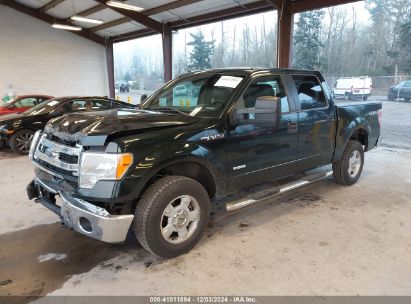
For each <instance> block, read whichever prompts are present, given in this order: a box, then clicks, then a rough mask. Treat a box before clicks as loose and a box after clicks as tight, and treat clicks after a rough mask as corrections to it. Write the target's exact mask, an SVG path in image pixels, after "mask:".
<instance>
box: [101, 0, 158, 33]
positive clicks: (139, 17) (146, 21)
mask: <svg viewBox="0 0 411 304" xmlns="http://www.w3.org/2000/svg"><path fill="white" fill-rule="evenodd" d="M94 1H96V2H98V3H100V4H102V5H104V6H105V7H106V8H109V9H111V10H113V11H115V12H117V13H119V14H121V15H123V16H124V17H128V18H130V19H132V20H133V21H136V22H138V23H140V24H142V25H144V26H146V27H149V28H151V29H153V30H155V31H156V32H159V33H162V32H163V24H162V23H160V22H158V21H156V20H154V19H151V18H150V17H147V16H146V15H144V14H142V13H141V12H135V11H131V10H126V9H121V8H117V7H112V6H108V5H107V4H106V0H94Z"/></svg>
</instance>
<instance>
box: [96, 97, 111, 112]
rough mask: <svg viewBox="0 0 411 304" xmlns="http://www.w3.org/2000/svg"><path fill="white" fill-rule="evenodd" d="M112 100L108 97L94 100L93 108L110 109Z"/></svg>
mask: <svg viewBox="0 0 411 304" xmlns="http://www.w3.org/2000/svg"><path fill="white" fill-rule="evenodd" d="M112 108H113V106H112V102H111V101H110V100H107V99H95V100H93V110H109V109H112Z"/></svg>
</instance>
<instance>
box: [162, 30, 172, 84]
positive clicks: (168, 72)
mask: <svg viewBox="0 0 411 304" xmlns="http://www.w3.org/2000/svg"><path fill="white" fill-rule="evenodd" d="M172 39H173V37H172V33H171V27H170V25H169V24H168V23H165V24H164V25H163V62H164V81H165V82H167V81H169V80H171V78H172V77H173V76H172V68H173V64H172V60H173V54H172V49H173V48H172Z"/></svg>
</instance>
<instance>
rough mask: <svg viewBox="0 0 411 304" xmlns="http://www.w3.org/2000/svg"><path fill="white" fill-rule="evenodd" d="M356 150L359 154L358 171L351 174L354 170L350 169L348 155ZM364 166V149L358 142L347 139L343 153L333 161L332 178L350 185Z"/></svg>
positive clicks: (359, 174) (355, 180)
mask: <svg viewBox="0 0 411 304" xmlns="http://www.w3.org/2000/svg"><path fill="white" fill-rule="evenodd" d="M355 151H357V152H358V153H359V155H360V156H361V160H360V165H359V169H358V172H357V173H356V174H355V175H353V174H352V173H353V172H354V171H350V170H351V167H350V157H351V156H352V155H353V153H354V152H355ZM363 166H364V149H363V147H362V145H361V143H360V142H358V141H356V140H349V141H348V143H347V146H346V147H345V150H344V153H343V155H342V158H341V160H340V161H338V162H335V163H333V173H334V178H335V180H336V182H337V183H338V184H341V185H345V186H351V185H353V184H355V183H356V182H357V180H358V179H359V178H360V176H361V172H362V168H363Z"/></svg>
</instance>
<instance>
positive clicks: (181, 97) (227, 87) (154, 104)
mask: <svg viewBox="0 0 411 304" xmlns="http://www.w3.org/2000/svg"><path fill="white" fill-rule="evenodd" d="M243 79H244V76H238V75H236V76H234V75H227V74H224V75H223V74H206V75H204V74H201V75H191V76H188V77H185V78H182V79H179V80H177V81H174V82H171V83H170V84H169V85H167V86H165V87H164V88H162V89H160V90H159V91H158V92H157V93H155V94H153V96H151V97H149V98H148V99H147V101H146V102H145V103H144V104H143V106H142V108H143V109H146V110H156V109H159V110H161V108H172V109H175V110H179V111H183V112H185V113H188V114H190V115H191V116H218V115H219V114H220V113H221V111H222V110H223V109H224V107H225V106H226V105H227V102H228V101H229V100H230V98H231V96H232V95H233V93H234V91H235V89H236V88H237V87H238V86H239V84H240V82H241V81H242V80H243Z"/></svg>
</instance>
